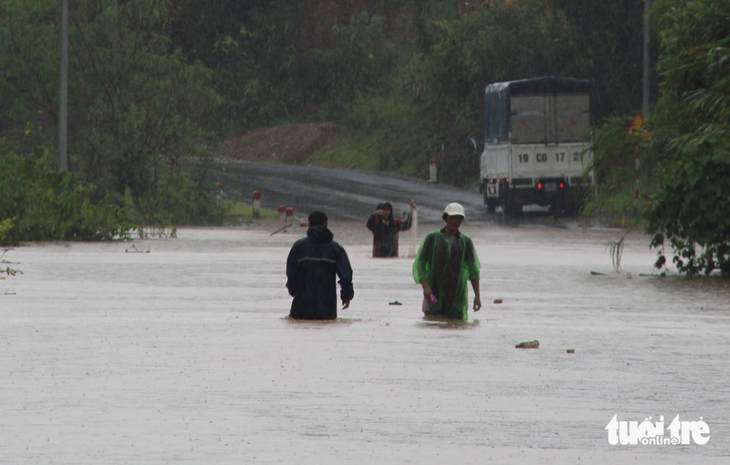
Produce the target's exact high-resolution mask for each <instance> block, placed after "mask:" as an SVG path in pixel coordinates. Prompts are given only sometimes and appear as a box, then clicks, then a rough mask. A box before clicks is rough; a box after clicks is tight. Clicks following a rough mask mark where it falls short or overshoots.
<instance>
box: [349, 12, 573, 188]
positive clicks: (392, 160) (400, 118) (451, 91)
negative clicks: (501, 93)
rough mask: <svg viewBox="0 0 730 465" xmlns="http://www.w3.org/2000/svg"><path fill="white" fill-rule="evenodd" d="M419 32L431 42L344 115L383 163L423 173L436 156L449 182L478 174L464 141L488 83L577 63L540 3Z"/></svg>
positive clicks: (565, 35) (562, 70)
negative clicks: (387, 83)
mask: <svg viewBox="0 0 730 465" xmlns="http://www.w3.org/2000/svg"><path fill="white" fill-rule="evenodd" d="M426 32H427V33H428V37H427V36H426ZM420 38H421V39H422V40H423V41H424V42H426V43H430V44H432V45H431V46H430V48H429V49H427V50H425V51H423V52H420V53H414V54H412V55H411V56H410V57H409V58H408V59H407V61H403V62H402V64H401V65H400V66H399V67H398V68H397V70H396V72H395V74H394V75H393V77H392V79H391V85H390V88H389V92H388V93H387V94H385V93H383V92H380V93H375V94H374V93H372V92H369V93H365V94H363V95H361V96H360V97H359V98H358V99H357V100H356V101H355V103H354V105H353V109H352V110H351V112H350V114H349V115H348V116H349V119H348V122H349V123H350V124H351V125H352V126H354V127H355V128H357V129H358V130H362V131H364V132H365V133H366V134H367V135H368V137H367V138H365V139H364V140H365V143H366V144H368V146H370V147H371V148H370V150H371V151H372V153H374V154H377V156H378V157H379V158H380V167H381V169H386V170H391V169H401V168H402V167H411V169H416V170H417V171H418V174H425V172H426V171H427V170H428V165H429V160H430V159H431V158H436V159H437V161H438V166H439V178H440V179H441V180H443V181H444V182H448V183H453V184H465V183H469V182H470V181H472V182H477V180H478V176H474V173H475V172H477V171H478V159H477V158H476V157H474V156H473V154H472V153H470V151H469V150H468V147H467V140H468V139H469V138H470V137H473V136H478V135H479V134H481V129H480V128H481V125H482V124H483V121H482V116H483V91H484V87H485V86H486V85H487V84H489V83H492V82H498V81H504V80H515V79H521V78H527V77H535V76H541V75H550V74H558V75H571V76H572V75H576V74H579V73H580V71H581V69H582V68H581V66H582V61H581V60H580V59H579V58H578V59H576V58H573V56H576V55H575V54H574V53H573V51H572V49H571V47H570V43H571V37H570V34H569V31H568V30H566V29H565V28H563V27H558V25H557V24H555V23H552V22H551V21H550V20H549V19H548V18H546V17H545V15H544V10H543V8H542V3H541V2H520V3H519V4H516V5H504V6H501V7H495V8H484V9H481V10H479V11H476V12H474V13H473V14H470V15H467V16H464V17H463V18H460V19H452V20H441V21H437V22H434V23H433V24H432V27H430V28H427V29H426V30H422V31H421V35H420ZM578 56H579V55H578Z"/></svg>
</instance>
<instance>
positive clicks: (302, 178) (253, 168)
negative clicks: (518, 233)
mask: <svg viewBox="0 0 730 465" xmlns="http://www.w3.org/2000/svg"><path fill="white" fill-rule="evenodd" d="M218 174H219V177H220V178H221V179H223V180H224V181H223V182H224V183H225V186H226V188H225V189H226V191H227V192H228V193H229V194H232V192H233V191H234V190H235V191H238V192H239V193H240V194H241V195H242V196H244V199H243V200H244V201H249V199H250V198H251V196H252V193H253V191H254V190H260V191H261V193H262V201H261V202H262V208H267V209H270V210H276V209H277V207H278V206H279V205H286V206H288V207H293V208H294V212H295V216H299V217H305V216H306V215H307V213H308V212H310V211H312V210H316V209H319V210H324V211H325V212H327V214H328V215H329V216H330V218H335V219H339V220H356V221H365V219H367V217H368V216H369V215H370V213H372V211H373V210H374V209H375V206H376V205H377V204H378V203H380V202H382V201H389V202H391V203H392V204H393V208H394V211H393V214H394V215H396V216H398V215H399V214H400V213H401V212H405V211H406V210H407V209H408V202H409V201H410V199H416V202H417V204H418V212H419V219H420V221H422V222H429V221H431V222H438V221H441V220H440V219H441V214H442V212H443V209H444V206H446V204H448V203H451V202H459V203H461V204H463V205H464V208H466V211H467V217H468V220H469V222H472V223H494V222H497V221H503V218H502V217H501V216H500V215H497V216H495V215H490V216H487V214H486V209H485V208H484V204H483V200H482V195H481V194H480V193H479V192H474V191H467V190H464V189H459V188H456V187H453V186H448V185H444V184H433V183H429V182H428V181H426V180H418V179H413V178H405V177H396V176H388V175H386V174H378V173H368V172H362V171H353V170H345V169H337V168H323V167H315V166H305V165H282V164H267V163H252V162H240V161H229V162H226V163H225V164H224V165H223V169H222V170H221V171H220V172H219V173H218ZM526 217H527V219H528V220H529V221H546V219H547V214H546V213H544V210H541V209H539V208H533V209H529V208H528V209H526Z"/></svg>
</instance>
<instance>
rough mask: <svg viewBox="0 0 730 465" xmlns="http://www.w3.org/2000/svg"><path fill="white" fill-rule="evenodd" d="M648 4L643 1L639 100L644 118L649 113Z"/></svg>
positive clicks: (648, 0)
mask: <svg viewBox="0 0 730 465" xmlns="http://www.w3.org/2000/svg"><path fill="white" fill-rule="evenodd" d="M649 3H650V0H644V76H643V83H642V84H643V92H642V99H641V112H642V113H643V114H644V117H646V116H647V115H648V113H649V81H650V75H649V61H650V59H651V56H650V51H651V43H650V41H651V39H650V35H649V26H650V23H651V21H650V20H649Z"/></svg>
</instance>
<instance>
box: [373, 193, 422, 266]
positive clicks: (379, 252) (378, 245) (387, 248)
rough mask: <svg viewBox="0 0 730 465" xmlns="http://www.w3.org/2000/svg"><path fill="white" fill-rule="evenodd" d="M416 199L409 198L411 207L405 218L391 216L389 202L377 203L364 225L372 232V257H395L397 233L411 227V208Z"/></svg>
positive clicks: (413, 206)
mask: <svg viewBox="0 0 730 465" xmlns="http://www.w3.org/2000/svg"><path fill="white" fill-rule="evenodd" d="M415 207H416V201H415V200H411V209H410V211H409V212H408V215H407V216H406V217H405V219H403V220H401V219H394V218H393V205H391V204H390V202H383V203H381V204H378V206H377V207H376V208H375V211H374V212H373V214H372V215H370V218H368V221H367V223H365V226H366V227H367V228H368V229H369V230H370V231H371V232H372V233H373V257H397V256H398V233H399V232H401V231H407V230H409V229H411V224H412V221H413V209H414V208H415Z"/></svg>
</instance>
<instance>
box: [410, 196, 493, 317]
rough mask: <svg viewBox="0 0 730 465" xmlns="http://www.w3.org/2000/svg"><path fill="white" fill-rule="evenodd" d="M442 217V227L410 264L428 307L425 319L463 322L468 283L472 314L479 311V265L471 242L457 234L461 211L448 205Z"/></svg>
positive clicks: (429, 237) (480, 306) (467, 296)
mask: <svg viewBox="0 0 730 465" xmlns="http://www.w3.org/2000/svg"><path fill="white" fill-rule="evenodd" d="M442 217H443V219H444V221H445V222H446V226H444V228H443V229H441V230H437V231H433V232H431V233H429V234H428V235H426V237H425V238H424V239H423V243H422V244H421V248H420V249H419V250H418V254H416V261H415V262H413V279H414V280H415V281H416V283H419V284H420V285H421V286H422V287H423V297H424V299H426V300H427V302H428V303H429V304H428V305H427V306H424V312H425V313H426V316H428V317H442V318H443V317H445V318H455V319H461V320H466V319H467V318H468V313H467V311H468V310H469V294H468V292H469V290H468V283H469V282H471V285H472V288H473V289H474V306H473V308H474V311H475V312H478V311H479V309H480V308H482V301H481V295H480V292H479V270H480V268H481V264H480V263H479V257H478V256H477V252H476V249H475V248H474V243H473V242H472V240H471V238H469V237H468V236H467V235H466V234H464V233H462V232H460V231H459V228H460V227H461V223H462V222H463V221H464V217H465V214H464V207H462V206H461V205H460V204H458V203H450V204H448V205H447V206H446V208H445V209H444V214H443V216H442ZM431 296H434V297H435V299H434V300H435V301H434V300H431Z"/></svg>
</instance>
